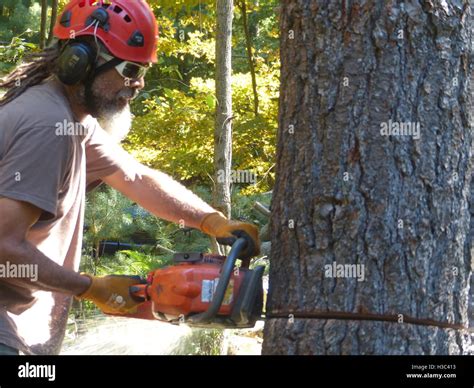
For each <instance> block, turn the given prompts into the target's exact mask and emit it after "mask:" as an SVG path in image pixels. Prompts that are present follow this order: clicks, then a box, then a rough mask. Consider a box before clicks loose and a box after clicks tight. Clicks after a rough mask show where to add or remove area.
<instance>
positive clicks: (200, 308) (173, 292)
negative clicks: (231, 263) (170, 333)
mask: <svg viewBox="0 0 474 388" xmlns="http://www.w3.org/2000/svg"><path fill="white" fill-rule="evenodd" d="M225 260H226V257H225V256H217V255H207V254H202V253H181V254H177V255H175V257H174V262H175V264H174V265H172V266H169V267H166V268H162V269H157V270H154V271H152V272H150V273H149V275H148V278H147V281H146V284H139V285H136V286H134V287H133V289H134V290H133V295H135V296H137V297H140V298H143V299H145V300H146V302H145V303H143V304H142V305H140V307H139V309H138V313H137V314H135V317H136V318H142V319H151V318H154V319H158V320H162V321H166V322H169V323H175V324H179V323H186V324H189V325H191V326H199V327H252V326H253V325H254V324H255V321H256V320H257V319H259V318H260V314H261V310H262V303H263V289H262V274H263V269H264V268H263V267H257V269H255V270H250V269H248V268H245V267H244V268H237V267H235V268H233V269H232V271H231V273H229V272H230V271H229V270H227V271H228V273H227V275H228V283H227V287H226V288H225V293H224V294H223V298H222V302H221V303H220V304H219V306H218V309H216V313H215V316H213V317H212V318H211V319H207V320H206V321H201V322H197V321H196V322H193V319H192V318H193V316H194V317H195V318H196V317H197V316H198V315H199V314H205V313H206V312H207V311H208V310H209V308H210V306H211V303H212V301H213V298H214V295H215V292H216V288H217V286H218V283H219V281H220V279H221V277H222V271H223V264H224V261H225ZM229 275H230V276H229ZM221 295H222V294H221Z"/></svg>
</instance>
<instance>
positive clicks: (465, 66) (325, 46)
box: [263, 0, 473, 354]
mask: <svg viewBox="0 0 474 388" xmlns="http://www.w3.org/2000/svg"><path fill="white" fill-rule="evenodd" d="M472 23H473V19H472V15H471V13H470V12H469V5H468V1H449V0H447V1H444V2H434V1H406V2H398V1H393V0H390V1H375V0H373V1H363V0H361V1H334V2H333V1H331V2H327V1H316V0H308V1H303V0H283V1H282V4H281V60H282V74H281V83H282V86H281V97H280V118H279V121H280V122H279V135H278V151H277V179H276V185H275V189H274V197H273V204H272V221H271V229H272V236H273V237H272V253H271V257H272V262H271V268H270V290H269V296H268V305H267V312H270V313H271V312H272V311H274V310H280V311H288V310H297V311H302V312H303V311H311V310H318V311H329V312H335V311H341V312H351V313H359V312H370V313H374V314H388V315H392V314H402V315H403V316H411V317H414V318H420V319H432V320H435V321H440V322H451V323H456V324H460V325H465V326H467V324H468V316H467V309H468V290H469V287H468V282H469V274H470V252H469V244H470V242H469V238H468V237H469V222H470V216H469V210H468V199H469V187H470V181H471V173H472V167H471V163H470V156H471V146H472V135H471V131H472V121H470V119H469V114H468V110H469V104H470V103H471V100H472V89H470V82H469V76H470V74H471V72H472V52H471V51H472V43H473V39H472V25H473V24H472ZM389 120H391V121H392V122H398V123H408V122H412V123H419V124H420V137H419V138H418V139H417V138H414V137H413V136H383V135H382V133H381V128H382V125H387V124H388V123H389ZM291 220H293V221H294V228H291V226H292V225H291ZM333 262H336V263H337V264H359V265H364V266H365V267H364V269H365V272H364V273H365V281H362V282H359V281H358V280H357V279H356V278H347V277H346V278H330V277H325V267H324V266H325V265H330V264H332V263H333ZM469 342H470V337H469V335H468V333H467V331H465V330H453V329H442V328H439V327H436V326H422V325H413V324H407V323H396V322H393V323H392V322H381V321H376V322H374V321H367V320H323V319H297V318H295V319H294V321H293V320H291V319H290V320H288V319H269V320H267V322H266V325H265V333H264V344H263V353H264V354H464V353H467V352H468V350H467V349H468V347H469Z"/></svg>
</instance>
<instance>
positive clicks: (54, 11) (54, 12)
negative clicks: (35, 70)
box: [48, 0, 58, 46]
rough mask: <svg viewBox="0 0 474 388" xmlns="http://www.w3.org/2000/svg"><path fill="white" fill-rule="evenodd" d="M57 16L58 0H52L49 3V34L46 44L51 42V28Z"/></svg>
mask: <svg viewBox="0 0 474 388" xmlns="http://www.w3.org/2000/svg"><path fill="white" fill-rule="evenodd" d="M57 18H58V0H52V4H51V20H50V24H49V36H48V46H49V45H50V44H51V43H52V41H53V38H54V35H53V29H54V25H55V24H56V19H57Z"/></svg>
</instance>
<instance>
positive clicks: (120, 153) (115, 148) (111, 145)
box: [86, 125, 141, 190]
mask: <svg viewBox="0 0 474 388" xmlns="http://www.w3.org/2000/svg"><path fill="white" fill-rule="evenodd" d="M86 160H87V187H88V190H90V189H91V188H93V187H95V186H96V185H97V184H98V183H100V181H101V180H102V178H105V177H107V176H109V175H112V174H114V173H115V172H117V171H119V170H122V171H123V173H124V174H125V175H126V176H129V177H134V176H136V175H138V174H139V169H140V166H141V165H140V163H139V162H138V161H137V160H136V159H135V158H134V157H133V156H132V155H130V154H129V153H128V152H126V151H125V150H124V149H123V148H122V147H121V146H120V145H119V144H117V143H116V142H115V141H114V140H113V139H112V138H111V137H110V136H109V134H108V133H107V132H105V131H104V130H103V129H102V128H101V127H100V126H99V125H96V126H95V128H94V129H93V131H92V135H91V136H90V138H89V139H88V140H87V141H86Z"/></svg>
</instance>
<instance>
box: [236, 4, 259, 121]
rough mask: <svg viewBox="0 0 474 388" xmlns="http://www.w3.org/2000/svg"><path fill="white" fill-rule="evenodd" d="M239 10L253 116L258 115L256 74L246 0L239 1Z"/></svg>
mask: <svg viewBox="0 0 474 388" xmlns="http://www.w3.org/2000/svg"><path fill="white" fill-rule="evenodd" d="M239 8H240V12H242V25H243V28H244V35H245V45H246V47H247V60H248V63H249V70H250V75H251V77H252V90H253V111H254V114H255V116H258V104H259V102H258V91H257V76H256V75H255V63H254V58H253V52H252V37H251V36H250V30H249V25H248V17H247V3H246V0H242V1H241V2H240V3H239Z"/></svg>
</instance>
